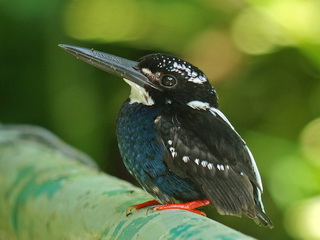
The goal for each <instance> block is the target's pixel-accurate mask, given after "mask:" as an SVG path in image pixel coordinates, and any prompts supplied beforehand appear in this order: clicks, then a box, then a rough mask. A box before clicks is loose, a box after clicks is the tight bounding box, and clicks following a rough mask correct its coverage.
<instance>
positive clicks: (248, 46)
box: [232, 7, 285, 54]
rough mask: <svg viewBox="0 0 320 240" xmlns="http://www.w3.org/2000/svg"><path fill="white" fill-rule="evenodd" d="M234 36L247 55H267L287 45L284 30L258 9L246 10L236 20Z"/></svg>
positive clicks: (233, 28) (233, 30)
mask: <svg viewBox="0 0 320 240" xmlns="http://www.w3.org/2000/svg"><path fill="white" fill-rule="evenodd" d="M232 35H233V38H234V41H235V43H236V44H237V46H238V47H239V49H240V50H242V51H243V52H245V53H248V54H265V53H269V52H272V51H273V50H274V49H275V48H276V47H277V46H278V45H282V44H284V43H285V40H284V35H283V31H282V28H281V27H280V26H279V25H278V24H277V23H276V22H275V21H274V20H273V19H272V18H270V17H269V16H268V15H267V14H266V13H265V12H263V11H262V10H260V9H258V8H254V7H250V8H247V9H244V10H243V11H242V12H241V13H240V14H239V15H238V16H237V18H236V19H235V20H234V22H233V26H232Z"/></svg>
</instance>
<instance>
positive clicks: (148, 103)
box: [62, 45, 272, 227]
mask: <svg viewBox="0 0 320 240" xmlns="http://www.w3.org/2000/svg"><path fill="white" fill-rule="evenodd" d="M62 47H63V48H64V49H66V50H67V51H69V52H71V53H72V54H74V55H77V57H78V58H80V59H82V60H84V61H86V62H88V63H90V64H92V65H94V66H97V67H99V68H101V69H103V70H105V71H108V72H111V73H113V74H116V75H118V76H121V77H124V78H125V80H126V82H127V83H129V84H130V86H131V95H130V98H129V99H128V100H127V101H126V102H125V103H124V105H123V107H122V109H121V111H120V114H119V116H118V119H117V137H118V142H119V149H120V153H121V155H122V157H123V160H124V163H125V165H126V167H127V169H128V170H129V172H130V173H131V174H132V175H133V176H134V177H135V178H136V179H137V181H138V182H139V183H140V184H141V186H142V187H143V188H144V189H145V190H146V191H147V192H149V193H150V194H151V195H153V196H154V197H155V198H156V199H157V201H159V202H160V203H161V204H172V203H185V202H190V201H196V202H195V203H196V207H197V206H201V205H197V204H198V203H199V201H198V200H204V201H206V202H205V203H203V202H201V204H202V205H207V204H208V203H211V204H212V205H213V206H215V207H216V208H217V210H218V212H219V213H220V214H228V215H235V216H242V215H245V216H247V217H249V218H252V219H254V220H255V221H256V222H257V223H258V224H261V225H263V226H269V227H272V223H271V221H270V220H269V219H268V217H267V216H266V214H265V212H264V209H263V204H262V201H261V193H262V190H263V189H262V183H261V178H260V175H259V172H258V169H257V167H256V164H255V161H254V159H253V156H252V154H251V152H250V150H249V148H248V147H247V146H246V143H245V142H244V141H243V140H242V138H241V137H240V135H239V134H238V133H237V132H236V131H235V130H234V128H233V127H232V125H231V124H230V123H229V121H228V120H227V118H226V117H225V116H224V115H223V113H222V112H220V111H219V110H218V100H217V94H216V92H215V90H214V88H213V87H212V86H211V84H210V83H209V81H208V80H207V78H206V76H205V75H204V73H203V72H202V71H201V70H199V69H198V68H196V67H195V66H193V65H191V64H190V63H188V62H186V61H183V60H181V59H178V58H175V57H172V56H168V55H164V54H151V55H147V56H145V57H143V58H142V59H140V60H139V62H134V61H129V60H125V59H122V58H118V57H116V56H112V55H109V54H105V53H101V52H98V51H93V50H89V49H84V48H78V47H72V46H66V45H63V46H62ZM207 200H209V201H210V202H209V201H207ZM197 201H198V202H197ZM185 205H186V204H185ZM137 208H139V207H137ZM167 208H171V207H167ZM186 208H187V209H188V210H192V209H193V208H194V207H192V208H191V207H189V206H188V207H186ZM159 209H161V208H159ZM164 209H165V208H164Z"/></svg>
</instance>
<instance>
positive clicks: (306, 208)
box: [285, 196, 320, 240]
mask: <svg viewBox="0 0 320 240" xmlns="http://www.w3.org/2000/svg"><path fill="white" fill-rule="evenodd" d="M285 225H286V228H287V231H288V232H289V233H290V234H291V235H292V236H293V237H295V238H298V239H308V240H319V239H320V196H317V197H314V198H312V199H308V200H305V201H303V202H301V203H300V204H296V205H294V206H292V207H291V208H289V209H288V210H287V212H286V214H285Z"/></svg>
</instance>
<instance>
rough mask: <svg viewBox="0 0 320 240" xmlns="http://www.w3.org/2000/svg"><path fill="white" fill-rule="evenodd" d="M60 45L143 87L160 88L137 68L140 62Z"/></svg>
mask: <svg viewBox="0 0 320 240" xmlns="http://www.w3.org/2000/svg"><path fill="white" fill-rule="evenodd" d="M59 47H61V48H63V49H64V50H66V51H67V52H69V53H71V54H72V55H74V56H76V57H77V58H79V59H81V60H83V61H85V62H87V63H89V64H91V65H93V66H95V67H97V68H100V69H102V70H103V71H106V72H109V73H111V74H113V75H115V76H119V77H122V78H125V79H128V80H130V81H131V82H134V83H136V84H137V85H139V86H141V87H144V86H145V85H148V86H150V87H152V88H155V89H159V88H158V87H157V86H156V85H155V84H154V83H152V82H151V81H150V80H149V79H148V78H147V77H146V76H145V75H143V74H142V73H141V72H140V71H139V70H137V66H138V62H136V61H131V60H127V59H125V58H121V57H117V56H114V55H111V54H108V53H104V52H99V51H95V50H93V49H88V48H83V47H75V46H70V45H65V44H59Z"/></svg>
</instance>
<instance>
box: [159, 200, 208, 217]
mask: <svg viewBox="0 0 320 240" xmlns="http://www.w3.org/2000/svg"><path fill="white" fill-rule="evenodd" d="M210 203H211V202H210V201H209V200H195V201H191V202H187V203H176V204H165V205H158V206H157V207H155V209H156V210H160V211H161V210H167V209H183V210H187V211H190V212H194V213H197V214H201V215H203V216H206V214H205V213H204V212H202V211H199V210H197V209H195V208H198V207H202V206H206V205H209V204H210Z"/></svg>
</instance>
